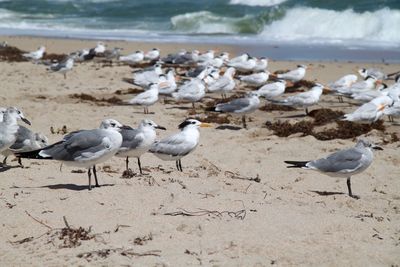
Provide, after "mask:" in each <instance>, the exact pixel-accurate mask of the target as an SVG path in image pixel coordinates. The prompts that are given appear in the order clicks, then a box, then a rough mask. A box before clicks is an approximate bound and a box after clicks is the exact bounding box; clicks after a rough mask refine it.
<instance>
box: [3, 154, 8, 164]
mask: <svg viewBox="0 0 400 267" xmlns="http://www.w3.org/2000/svg"><path fill="white" fill-rule="evenodd" d="M7 158H8V156H5V157H4V159H3V165H4V166H6V165H7Z"/></svg>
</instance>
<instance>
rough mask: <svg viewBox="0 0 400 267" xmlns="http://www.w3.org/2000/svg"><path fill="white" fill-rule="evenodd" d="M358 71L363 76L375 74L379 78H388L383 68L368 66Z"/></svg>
mask: <svg viewBox="0 0 400 267" xmlns="http://www.w3.org/2000/svg"><path fill="white" fill-rule="evenodd" d="M358 73H359V74H360V76H361V77H363V78H367V77H368V76H374V77H375V78H377V79H378V80H386V79H387V75H386V74H385V73H383V71H382V70H380V69H374V68H370V69H366V68H362V69H359V70H358Z"/></svg>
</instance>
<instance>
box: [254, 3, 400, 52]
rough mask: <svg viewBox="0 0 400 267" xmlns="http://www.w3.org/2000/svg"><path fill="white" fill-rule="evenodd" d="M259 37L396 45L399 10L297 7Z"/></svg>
mask: <svg viewBox="0 0 400 267" xmlns="http://www.w3.org/2000/svg"><path fill="white" fill-rule="evenodd" d="M260 37H261V38H263V39H269V40H280V41H305V42H311V43H312V42H319V43H321V42H327V43H332V44H335V43H346V42H349V41H350V42H352V43H354V42H357V41H359V42H360V43H364V44H367V43H368V42H374V43H375V44H382V45H391V46H399V45H400V10H390V9H388V8H384V9H380V10H377V11H374V12H363V13H356V12H354V11H353V10H350V9H349V10H345V11H340V12H339V11H333V10H326V9H319V8H308V7H298V8H293V9H291V10H288V11H287V13H286V15H285V16H284V17H283V18H282V19H280V20H278V21H274V22H272V23H271V24H270V25H267V26H265V28H264V31H263V32H262V33H261V34H260Z"/></svg>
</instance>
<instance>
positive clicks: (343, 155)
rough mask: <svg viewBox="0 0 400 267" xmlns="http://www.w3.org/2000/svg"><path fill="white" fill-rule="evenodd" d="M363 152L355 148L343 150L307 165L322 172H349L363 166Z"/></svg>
mask: <svg viewBox="0 0 400 267" xmlns="http://www.w3.org/2000/svg"><path fill="white" fill-rule="evenodd" d="M362 156H363V154H362V153H361V152H360V151H357V150H356V149H354V148H350V149H346V150H341V151H338V152H336V153H333V154H331V155H329V156H328V157H326V158H322V159H317V160H314V161H311V162H309V163H308V164H307V167H310V168H314V169H318V170H320V171H322V172H347V171H354V170H356V169H358V168H359V167H360V166H361V158H362Z"/></svg>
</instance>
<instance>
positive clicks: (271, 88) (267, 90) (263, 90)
mask: <svg viewBox="0 0 400 267" xmlns="http://www.w3.org/2000/svg"><path fill="white" fill-rule="evenodd" d="M285 89H286V81H285V80H281V79H280V80H278V81H276V82H273V83H268V84H266V85H264V86H262V87H260V88H259V89H258V90H257V92H258V94H259V95H260V96H262V97H265V98H266V99H267V100H271V99H273V98H275V97H277V96H280V95H282V94H283V93H284V92H285Z"/></svg>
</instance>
